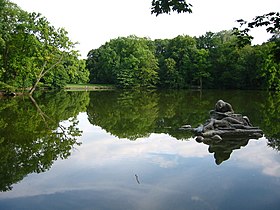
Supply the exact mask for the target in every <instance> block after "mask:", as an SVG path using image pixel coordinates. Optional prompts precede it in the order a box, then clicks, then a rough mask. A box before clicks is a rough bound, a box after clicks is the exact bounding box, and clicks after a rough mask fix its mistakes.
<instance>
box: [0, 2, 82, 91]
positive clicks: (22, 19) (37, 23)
mask: <svg viewBox="0 0 280 210" xmlns="http://www.w3.org/2000/svg"><path fill="white" fill-rule="evenodd" d="M1 5H2V7H1V10H0V79H1V81H3V82H4V83H7V84H8V85H12V86H15V87H17V88H30V87H31V90H30V94H32V93H33V92H34V90H35V89H36V87H37V86H38V85H39V84H42V83H43V84H44V85H48V86H50V87H62V86H63V85H65V84H66V83H67V82H69V81H70V80H71V79H72V77H71V75H73V74H76V73H77V72H85V73H84V74H83V76H82V77H83V79H82V80H83V81H87V79H85V78H84V77H86V75H87V73H86V70H85V69H81V68H85V65H72V64H74V63H79V58H78V56H79V55H78V53H77V52H76V51H75V50H74V46H75V44H76V43H73V42H72V41H70V39H69V38H68V36H67V35H68V34H67V31H65V30H64V29H63V28H58V29H56V28H55V27H53V26H52V25H51V24H50V23H49V22H48V20H47V19H46V18H45V17H43V16H42V15H41V14H37V13H28V12H26V11H23V10H22V9H20V8H19V7H18V6H17V5H16V4H14V3H11V2H9V1H8V0H1ZM69 58H71V60H72V62H71V63H72V64H70V63H69ZM69 65H72V66H71V68H68V67H69ZM74 66H75V67H76V69H75V68H73V67H74ZM69 70H70V71H69ZM75 71H76V72H75ZM46 83H48V84H46Z"/></svg>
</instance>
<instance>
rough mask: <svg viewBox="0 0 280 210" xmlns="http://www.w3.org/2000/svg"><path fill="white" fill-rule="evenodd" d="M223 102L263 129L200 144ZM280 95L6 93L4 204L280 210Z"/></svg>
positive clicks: (0, 190)
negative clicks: (198, 135)
mask: <svg viewBox="0 0 280 210" xmlns="http://www.w3.org/2000/svg"><path fill="white" fill-rule="evenodd" d="M218 99H223V100H225V101H228V102H229V103H231V104H232V106H233V108H234V110H235V112H236V113H240V114H242V115H246V116H248V117H249V118H250V120H251V122H252V124H253V125H254V126H258V127H260V128H261V129H262V130H263V131H264V133H265V134H264V136H263V137H262V138H260V139H250V140H249V139H247V140H246V139H245V140H238V141H237V140H236V141H231V142H225V141H222V142H219V143H208V144H204V143H197V142H196V141H195V140H194V138H193V134H192V133H190V132H187V131H181V130H179V129H178V128H179V127H181V126H182V125H185V124H189V125H192V126H193V127H195V126H198V125H199V124H201V123H204V122H205V120H206V119H208V117H209V116H208V111H209V110H211V109H212V108H213V106H214V104H215V103H216V101H217V100H218ZM279 150H280V96H279V95H277V94H272V93H267V92H259V91H203V92H202V93H201V92H191V91H156V92H155V91H153V92H144V91H137V92H135V91H134V92H133V91H122V92H121V91H112V92H107V91H106V92H60V93H42V94H38V95H36V96H34V98H28V97H27V98H15V99H1V100H0V209H1V210H6V209H7V210H8V209H19V210H25V209H26V210H32V209H34V210H44V209H48V210H49V209H54V210H56V209H57V210H64V209H65V210H66V209H67V210H71V209H73V210H74V209H75V210H76V209H79V210H89V209H90V210H91V209H92V210H95V209H121V210H125V209H129V210H131V209H139V210H140V209H141V210H142V209H149V210H150V209H151V210H155V209H166V210H170V209H176V210H180V209H190V210H193V209H204V210H205V209H207V210H208V209H209V210H211V209H221V210H236V209H246V210H250V209H254V210H258V209H270V210H274V209H275V210H276V209H277V210H278V209H280V199H279V198H280V190H279V188H280V154H279Z"/></svg>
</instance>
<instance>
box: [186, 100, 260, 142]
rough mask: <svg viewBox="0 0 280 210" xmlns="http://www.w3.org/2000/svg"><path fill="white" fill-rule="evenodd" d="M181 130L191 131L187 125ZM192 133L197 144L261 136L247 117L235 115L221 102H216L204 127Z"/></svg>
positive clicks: (230, 108)
mask: <svg viewBox="0 0 280 210" xmlns="http://www.w3.org/2000/svg"><path fill="white" fill-rule="evenodd" d="M182 128H183V129H191V128H190V126H188V125H186V126H183V127H182ZM193 131H194V133H195V135H196V140H197V141H198V142H204V141H207V140H216V141H220V140H223V139H224V138H231V139H232V138H233V137H236V139H238V138H240V137H245V138H260V137H262V136H263V132H262V130H261V129H259V128H258V127H254V126H253V125H252V124H251V123H250V120H249V118H248V117H246V116H242V115H241V114H235V113H234V110H233V108H232V106H231V105H230V104H229V103H227V102H225V101H223V100H218V101H217V103H216V105H215V109H214V110H211V111H210V119H208V120H207V121H206V122H205V124H204V125H201V126H199V127H197V128H194V129H193Z"/></svg>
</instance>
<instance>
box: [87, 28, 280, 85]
mask: <svg viewBox="0 0 280 210" xmlns="http://www.w3.org/2000/svg"><path fill="white" fill-rule="evenodd" d="M238 42H239V39H238V38H237V36H236V35H235V34H234V32H233V31H221V32H218V33H213V32H207V33H206V34H205V35H202V36H199V37H190V36H188V35H179V36H177V37H175V38H173V39H157V40H150V39H149V38H140V37H136V36H128V37H119V38H116V39H113V40H110V41H109V42H107V43H105V44H104V45H102V46H101V47H100V48H98V49H93V50H91V51H90V52H89V54H88V58H87V68H88V69H89V71H90V82H91V83H109V84H115V85H116V86H118V87H121V88H135V87H144V88H150V87H159V88H197V87H199V88H202V87H203V88H207V89H220V88H224V89H269V90H280V65H279V46H280V44H279V43H280V42H279V37H278V38H276V37H275V38H272V39H270V40H269V41H267V42H266V43H263V44H262V45H255V46H252V45H249V44H247V45H245V46H242V47H240V45H239V43H238ZM277 49H278V52H277ZM277 53H278V54H277Z"/></svg>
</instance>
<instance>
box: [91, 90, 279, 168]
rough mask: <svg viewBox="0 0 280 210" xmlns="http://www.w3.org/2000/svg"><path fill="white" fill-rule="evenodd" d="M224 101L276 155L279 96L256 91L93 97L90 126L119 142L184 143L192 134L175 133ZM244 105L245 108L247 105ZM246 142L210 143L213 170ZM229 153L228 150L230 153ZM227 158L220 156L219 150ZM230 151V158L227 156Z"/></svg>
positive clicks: (201, 119)
mask: <svg viewBox="0 0 280 210" xmlns="http://www.w3.org/2000/svg"><path fill="white" fill-rule="evenodd" d="M220 98H223V99H225V100H227V101H230V103H231V104H232V105H233V106H234V109H235V110H236V111H237V112H238V113H241V114H242V115H246V116H249V118H250V120H251V122H252V124H253V125H256V126H259V127H260V128H261V129H263V130H264V132H265V135H266V137H267V139H268V145H269V146H271V147H273V148H275V149H277V150H279V145H280V143H279V142H280V140H279V139H280V127H279V126H280V123H277V122H279V121H280V117H279V116H280V105H279V103H280V102H279V101H280V96H279V94H278V95H276V94H273V93H267V92H261V91H205V92H204V93H201V92H193V91H150V92H147V91H125V92H117V91H115V92H106V93H103V92H92V93H91V95H90V105H89V106H88V108H87V113H88V115H89V121H90V122H91V123H92V124H93V125H97V126H100V127H102V128H103V129H105V130H106V131H107V132H108V133H111V134H112V135H115V136H117V137H118V138H128V139H130V140H136V139H138V138H141V137H148V136H149V135H150V134H152V133H165V134H169V135H170V136H172V137H175V138H176V139H178V140H188V139H190V138H191V137H192V135H193V134H192V133H191V132H187V131H180V130H179V129H178V128H179V127H181V126H182V125H185V124H189V125H192V127H196V126H198V125H199V124H201V123H203V122H205V120H206V119H207V118H208V115H209V114H208V110H211V109H213V106H214V104H215V103H216V101H217V100H218V99H220ZM248 101H249V103H248ZM248 141H249V139H229V140H228V141H223V142H220V143H218V142H212V143H211V142H209V144H211V145H210V147H211V149H209V151H211V152H214V151H216V150H217V148H220V149H219V150H220V151H219V152H214V153H215V157H216V162H217V164H220V163H221V162H222V161H223V160H226V159H228V158H229V157H230V154H231V152H232V151H233V150H235V149H238V148H240V147H241V146H245V145H246V144H247V143H248ZM230 148H232V149H230ZM222 149H223V150H224V151H226V152H224V153H223V152H222V153H221V150H222ZM229 151H231V152H229Z"/></svg>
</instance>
